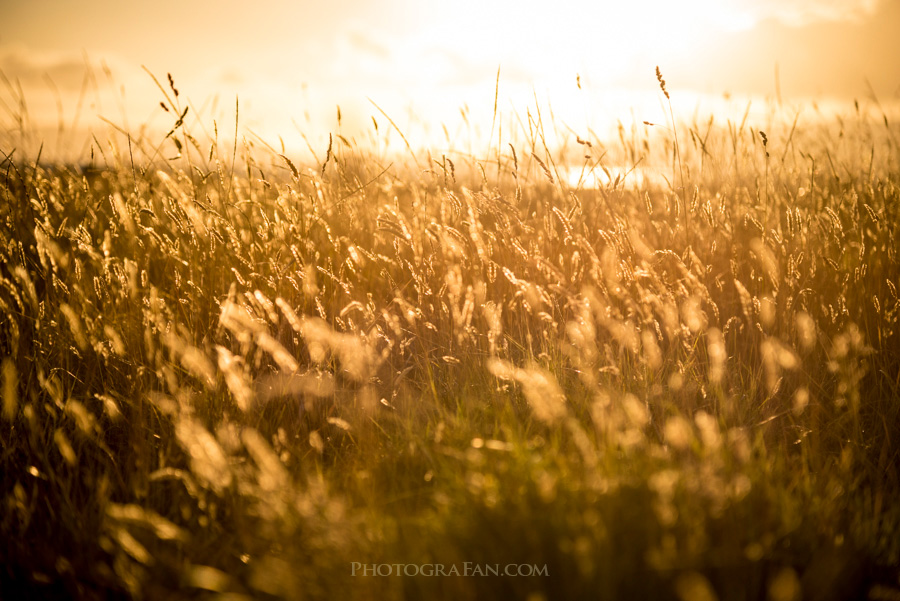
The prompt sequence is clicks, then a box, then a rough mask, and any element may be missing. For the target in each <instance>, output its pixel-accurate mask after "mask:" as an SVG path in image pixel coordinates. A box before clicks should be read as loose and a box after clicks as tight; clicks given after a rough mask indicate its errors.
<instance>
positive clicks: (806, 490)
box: [0, 80, 900, 600]
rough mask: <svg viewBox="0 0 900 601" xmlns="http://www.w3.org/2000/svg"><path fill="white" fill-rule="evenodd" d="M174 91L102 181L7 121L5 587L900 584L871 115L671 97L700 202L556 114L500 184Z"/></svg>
mask: <svg viewBox="0 0 900 601" xmlns="http://www.w3.org/2000/svg"><path fill="white" fill-rule="evenodd" d="M661 83H662V82H661ZM169 86H170V90H168V91H167V90H166V89H165V88H163V86H161V88H162V89H163V91H164V93H166V102H165V104H166V106H167V108H168V109H169V110H170V112H171V113H172V115H173V127H172V131H171V132H170V135H168V136H166V137H165V139H164V140H162V141H161V142H157V143H156V144H151V143H149V142H148V141H147V140H146V139H145V138H140V137H138V138H134V139H133V138H131V137H128V138H126V139H125V140H124V142H122V141H120V142H118V143H117V142H116V138H114V137H110V139H109V140H108V141H107V143H106V144H105V145H104V146H103V147H100V146H97V147H96V148H95V151H96V152H97V155H96V156H95V157H94V168H92V169H81V168H78V167H76V166H73V165H64V164H44V163H41V162H40V160H39V157H34V158H31V157H24V156H22V155H21V154H19V153H15V152H13V150H12V142H13V141H14V140H13V137H12V136H10V139H9V141H8V142H5V144H10V146H8V147H7V148H5V149H4V151H3V152H4V157H5V158H4V160H3V164H2V177H0V188H2V189H0V197H2V201H0V222H2V225H0V240H2V244H0V253H2V260H0V282H2V286H0V308H2V312H0V332H2V334H0V355H2V357H3V359H2V377H3V383H2V395H3V398H2V420H0V421H2V423H0V432H2V440H3V444H2V468H0V497H2V499H3V503H4V511H3V512H2V514H0V515H2V518H0V531H2V534H3V538H4V539H5V540H6V541H7V544H6V545H5V547H4V548H3V550H2V551H0V564H2V565H3V566H4V567H3V570H2V576H0V578H2V580H0V584H2V587H3V590H4V592H5V591H10V594H14V593H15V592H18V593H24V592H28V593H32V594H33V593H39V594H41V595H44V596H56V597H72V596H74V597H80V598H101V597H102V598H105V597H109V596H121V597H123V598H150V599H155V598H163V597H165V598H172V597H175V598H179V597H192V598H193V597H205V596H210V597H217V596H218V597H221V598H228V599H240V598H285V599H295V598H298V599H299V598H326V597H327V598H359V599H368V598H378V599H401V598H404V599H405V598H422V597H429V598H454V599H456V598H475V597H486V596H492V597H495V598H523V599H524V598H528V599H557V598H584V597H591V598H594V597H599V598H609V599H613V598H639V597H647V598H649V597H651V596H652V597H654V598H680V599H694V598H720V599H751V598H752V599H756V598H759V599H762V598H772V599H784V600H787V599H798V598H800V596H801V595H803V596H804V598H812V599H818V598H822V599H825V598H851V597H853V596H857V595H862V596H865V595H866V594H869V595H870V596H871V595H879V594H880V595H895V596H896V595H897V594H900V593H898V590H897V586H898V583H897V581H896V578H897V576H898V574H897V571H896V566H897V564H898V563H900V542H898V541H900V503H898V501H897V499H898V498H900V496H898V492H900V490H898V488H900V487H898V473H897V464H898V452H900V427H898V426H900V421H898V420H900V413H898V410H900V402H898V399H900V391H898V383H900V380H898V379H900V338H898V336H900V334H898V330H897V328H898V323H897V322H898V310H900V299H898V296H897V285H898V282H900V269H898V258H897V243H896V236H897V234H898V232H897V224H898V223H900V216H898V214H897V211H898V207H900V203H898V200H900V198H898V197H900V187H898V186H900V181H898V168H897V151H898V149H897V148H896V144H895V142H894V140H895V136H896V129H895V128H894V127H893V126H892V125H889V123H888V120H887V118H886V117H885V118H884V120H883V123H882V121H881V117H880V115H879V116H878V117H877V118H872V117H869V116H867V115H866V114H865V112H864V111H863V112H862V113H860V112H859V111H857V114H856V115H855V116H853V117H851V118H848V119H846V120H843V121H842V122H841V123H840V128H841V129H840V135H836V134H835V133H834V132H833V131H832V130H831V129H830V128H831V125H830V124H827V123H826V124H818V125H810V126H807V127H805V126H803V125H802V124H800V125H798V124H797V123H796V122H795V123H794V126H793V127H792V128H790V130H789V131H788V128H784V130H783V131H778V128H777V127H773V126H772V125H768V124H767V126H766V129H767V134H766V135H762V134H761V132H760V133H759V134H757V133H756V132H757V131H758V128H757V129H754V128H752V127H745V124H744V123H741V124H740V125H738V124H736V123H731V122H729V123H728V124H727V126H722V127H719V126H715V125H714V124H713V122H712V121H710V122H709V124H708V125H707V126H706V127H705V132H703V135H701V130H702V129H703V128H701V126H699V125H698V124H697V123H673V124H672V125H673V129H672V130H671V132H670V133H671V134H672V137H673V140H674V138H675V135H676V131H680V139H681V140H682V142H684V141H685V140H690V141H691V142H692V143H693V146H691V144H689V143H682V144H681V145H680V146H678V147H677V149H676V151H675V152H676V155H677V158H678V161H679V165H680V166H679V172H680V173H679V175H680V180H681V182H680V183H681V186H680V190H679V189H678V188H676V187H675V181H674V180H673V182H672V185H671V186H669V187H666V186H660V185H657V184H654V183H652V182H650V181H647V182H645V183H643V184H638V185H636V186H627V185H625V184H624V183H623V182H622V181H620V179H619V178H616V179H615V181H610V182H609V183H608V184H605V185H602V186H600V187H598V188H596V189H585V188H583V187H581V186H576V187H573V186H570V185H569V184H567V183H566V181H564V180H563V179H561V178H560V177H559V175H558V172H556V177H554V175H553V173H554V172H555V171H556V168H557V166H561V165H558V161H556V160H555V159H554V158H553V155H552V153H551V152H550V150H549V147H548V146H547V144H546V141H545V140H544V139H543V136H544V133H543V131H542V130H540V131H539V130H538V129H537V128H536V129H534V130H533V133H532V136H533V137H532V139H531V140H530V142H531V143H530V146H529V145H528V144H522V145H520V146H519V147H518V149H517V148H516V146H515V145H511V146H510V148H511V152H510V153H509V154H506V152H505V150H503V149H497V150H496V154H495V156H494V157H493V158H492V159H491V161H492V162H491V164H493V163H496V164H497V165H498V166H499V168H498V169H497V170H496V175H494V170H486V169H485V168H484V163H482V162H479V161H477V160H476V159H474V158H471V159H469V160H465V158H461V159H458V160H457V161H456V163H454V162H453V161H452V160H449V159H447V158H446V157H443V160H441V161H436V160H432V159H431V157H430V156H429V160H428V161H425V160H417V161H416V162H417V163H420V165H424V164H426V163H428V164H429V167H430V168H431V167H433V166H434V165H435V164H437V165H438V168H437V169H430V170H428V169H425V170H422V169H421V168H419V169H417V168H415V166H414V165H412V164H407V165H402V164H401V163H400V162H399V159H397V160H395V164H393V165H392V166H390V167H388V168H387V169H386V168H385V165H386V164H387V162H386V161H383V160H381V159H382V158H383V157H375V156H373V155H372V154H368V153H366V152H362V151H360V150H359V149H358V147H356V146H355V144H354V143H353V141H348V140H346V139H345V138H343V137H342V136H334V137H333V138H332V144H333V147H330V148H329V152H328V156H327V158H326V159H325V161H324V164H318V165H308V166H304V165H300V166H298V165H297V164H295V163H294V162H293V160H292V159H291V158H289V157H287V156H285V155H284V153H281V152H278V151H275V150H269V149H266V148H263V147H260V146H259V145H254V144H252V143H250V142H246V141H245V142H244V143H243V144H237V143H236V144H235V146H234V147H233V148H228V147H225V148H223V147H222V146H223V145H222V144H220V141H219V140H218V136H217V134H216V135H215V136H214V137H213V139H209V140H205V141H203V142H201V141H200V140H199V139H198V138H197V137H195V135H194V134H193V133H192V132H191V131H190V130H189V126H188V123H189V122H190V120H189V119H188V118H186V110H187V109H186V106H187V105H184V106H182V105H181V104H179V98H178V94H177V92H175V86H174V82H172V81H171V80H170V81H169ZM169 91H170V92H172V94H171V95H170V94H169V93H168V92H169ZM673 117H674V116H673ZM673 121H674V118H673ZM541 127H542V126H541ZM216 129H217V128H216ZM760 136H762V137H761V138H760ZM766 136H768V137H766ZM120 140H121V139H120ZM760 140H762V146H761V145H760ZM579 143H580V144H581V145H582V146H584V150H585V151H594V149H595V147H596V148H602V149H603V150H606V151H609V152H611V153H613V154H617V155H620V156H623V157H630V158H631V161H630V163H631V164H634V163H637V162H639V161H646V163H647V164H651V163H653V161H654V160H656V161H657V163H658V164H665V162H666V156H668V155H669V148H671V143H670V142H669V141H668V140H665V139H659V138H652V137H650V136H649V135H647V134H646V131H645V132H644V133H643V134H640V133H639V134H638V135H636V136H633V137H632V139H631V140H628V139H627V138H625V137H624V135H623V136H622V138H621V147H619V148H613V147H611V146H610V145H608V144H606V143H604V142H603V141H601V140H596V139H595V140H592V141H591V143H590V145H588V144H586V143H585V140H582V139H581V138H579ZM588 146H590V148H588ZM535 149H537V150H535ZM541 149H543V150H544V151H545V152H543V157H544V158H541V157H540V156H539V155H538V154H537V153H538V152H540V150H541ZM170 151H177V152H178V153H179V155H180V156H178V157H177V158H175V159H171V160H166V159H164V158H162V157H165V156H169V155H170ZM408 152H409V153H412V154H413V156H415V154H416V153H414V152H413V151H412V149H411V148H408ZM770 152H771V153H773V157H774V158H772V157H769V153H770ZM597 155H598V156H600V159H598V160H597V161H596V162H594V163H592V164H591V169H603V168H604V164H603V162H602V155H600V152H599V151H597ZM529 157H531V158H533V159H534V162H532V161H531V158H529ZM610 179H612V178H611V177H610ZM626 179H627V178H626ZM761 188H762V190H761ZM353 562H358V563H361V564H401V563H402V564H406V563H408V564H444V565H446V566H450V565H459V566H462V565H463V563H464V562H472V563H473V564H497V563H499V564H502V565H505V564H510V563H515V564H531V565H540V566H543V565H546V566H547V572H548V575H547V576H538V577H523V578H511V577H481V578H480V577H463V576H459V577H456V576H446V577H445V576H439V577H423V576H418V577H396V576H392V577H372V576H368V577H364V576H352V575H351V564H352V563H353ZM829 595H830V596H829Z"/></svg>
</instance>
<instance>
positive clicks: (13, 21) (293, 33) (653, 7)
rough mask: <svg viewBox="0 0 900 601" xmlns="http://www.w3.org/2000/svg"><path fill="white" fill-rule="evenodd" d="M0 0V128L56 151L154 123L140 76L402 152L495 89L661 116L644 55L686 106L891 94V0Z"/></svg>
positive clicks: (894, 1) (296, 135)
mask: <svg viewBox="0 0 900 601" xmlns="http://www.w3.org/2000/svg"><path fill="white" fill-rule="evenodd" d="M0 10H2V13H3V15H4V18H3V20H2V22H0V70H2V74H3V76H4V78H5V79H0V100H2V104H0V127H2V128H3V129H4V130H6V132H7V133H8V132H11V131H13V130H14V129H15V128H17V127H18V121H17V119H16V116H17V115H21V114H22V112H23V111H22V109H21V108H20V107H21V105H22V104H23V103H24V105H25V106H26V108H27V114H28V121H27V123H28V125H29V126H30V127H31V128H32V130H33V131H36V132H38V133H37V134H35V135H36V136H38V137H40V136H47V137H51V136H54V135H57V134H58V133H59V130H60V124H62V130H63V132H62V136H61V137H60V140H62V141H57V142H56V146H57V147H63V146H65V147H66V148H67V149H68V151H69V152H72V151H73V149H74V150H75V151H76V152H77V151H79V149H81V150H83V148H84V146H83V144H82V145H79V142H78V140H80V139H82V138H84V135H83V134H84V131H85V130H87V129H89V128H95V129H96V128H104V127H105V128H108V127H109V125H107V122H112V123H114V124H115V125H116V126H118V127H120V128H123V129H125V130H128V131H138V130H139V129H140V127H141V126H142V125H144V126H147V127H149V128H151V129H154V128H155V129H166V128H167V127H169V126H171V124H172V122H173V121H174V117H173V116H172V114H171V113H166V112H165V111H164V110H163V109H162V108H161V107H160V104H159V103H160V101H162V100H164V95H163V93H162V92H161V91H160V90H159V89H158V88H157V87H156V84H155V83H154V82H153V78H152V77H151V74H152V75H153V76H155V77H156V78H158V80H159V81H160V82H161V83H162V84H163V86H164V87H167V86H168V83H167V81H166V76H167V74H168V73H171V74H172V76H173V78H174V81H175V86H176V87H177V88H178V89H179V91H180V92H181V95H180V97H179V100H180V101H182V102H187V101H188V100H189V101H190V104H191V107H192V108H193V109H194V110H193V111H191V113H192V114H193V113H196V115H194V116H195V117H197V118H199V121H198V124H200V123H202V125H203V127H204V128H205V129H206V130H207V131H208V132H211V130H212V127H213V121H215V124H216V127H218V128H219V129H220V131H225V130H229V129H230V130H232V131H233V129H234V120H235V101H236V99H237V101H238V104H239V106H240V109H239V112H240V118H239V121H240V125H241V130H240V135H241V136H244V137H246V136H251V137H257V136H258V137H259V138H261V139H263V140H265V141H267V142H268V143H270V144H273V145H276V146H277V145H278V144H280V143H281V141H282V140H283V141H284V142H285V144H286V145H287V147H288V148H291V149H299V148H305V147H306V146H307V142H309V145H310V146H312V147H323V145H324V144H327V138H328V134H329V133H331V132H334V133H341V134H342V135H344V136H346V137H353V138H354V139H356V140H364V139H366V137H367V136H368V137H372V136H373V132H374V124H373V123H374V122H373V118H374V119H375V122H377V123H378V124H379V127H380V128H381V130H380V132H381V133H382V134H383V133H384V131H385V129H390V127H389V126H388V123H386V121H387V118H386V117H385V116H384V115H385V114H386V115H388V116H389V117H390V118H391V119H392V120H393V121H394V123H395V124H396V125H397V127H398V128H399V129H400V130H401V131H403V132H404V133H405V134H406V135H407V138H409V139H410V140H411V142H412V143H413V144H414V145H416V144H422V145H438V146H439V145H444V146H454V145H456V146H459V145H466V144H469V145H471V144H472V143H473V140H476V141H477V140H482V141H483V140H484V139H485V138H486V137H487V135H488V134H489V132H490V131H491V129H492V127H491V126H492V123H494V118H493V117H494V100H495V92H496V98H497V110H498V115H499V119H498V121H499V122H500V124H501V125H502V123H504V122H506V123H507V127H508V128H514V127H516V126H518V127H520V128H524V127H526V125H524V124H523V122H524V121H527V115H528V114H529V113H531V114H536V113H537V109H538V108H541V107H543V110H544V111H545V113H546V114H547V115H549V114H550V113H552V117H553V119H554V120H557V121H558V122H559V124H561V125H560V127H562V128H564V129H570V130H572V131H576V132H585V131H595V132H599V131H607V130H610V129H611V128H612V127H613V126H614V125H615V124H616V123H617V122H618V121H619V120H623V121H624V120H627V119H636V120H638V121H641V120H649V121H654V122H659V121H662V120H664V119H665V112H664V107H663V106H662V104H661V103H660V99H661V95H660V93H659V89H658V87H657V82H656V78H655V74H654V70H655V67H656V66H657V65H659V67H660V69H661V70H662V73H663V75H664V77H665V78H666V81H667V84H668V89H669V91H670V93H671V95H672V99H673V105H675V107H676V112H683V113H684V114H690V112H691V111H696V110H697V109H698V107H703V108H705V109H706V110H721V107H722V106H724V105H726V104H727V105H730V106H731V107H732V108H735V107H740V109H743V107H744V106H745V105H746V101H747V99H753V101H754V102H755V103H756V106H762V105H763V104H765V103H766V102H770V103H771V102H776V101H780V102H781V103H784V104H787V105H790V106H794V105H800V104H802V103H809V102H818V103H829V102H831V103H837V104H838V105H840V103H852V100H853V99H856V98H859V99H866V98H870V97H871V96H872V95H873V94H874V95H875V96H877V98H878V99H879V101H880V102H882V103H891V102H896V101H898V98H900V35H898V33H900V0H680V1H678V2H673V1H671V0H629V1H627V2H625V1H620V2H611V1H609V0H591V1H582V0H557V1H556V2H554V3H553V4H552V7H551V4H550V3H547V2H542V3H538V2H532V1H529V0H499V1H496V0H494V1H492V0H455V1H454V2H432V1H430V0H427V1H426V0H380V1H379V2H371V1H367V0H332V1H331V2H328V3H325V2H311V1H308V0H300V1H293V2H288V1H261V2H256V3H249V2H237V1H235V0H216V1H208V0H197V1H190V0H156V1H155V2H153V3H137V2H121V1H113V0H82V1H80V2H75V1H71V0H30V1H25V0H12V1H11V0H0ZM498 71H499V80H498ZM498 83H499V85H498ZM338 106H340V109H341V110H340V112H341V122H340V124H339V123H338V118H337V113H338V111H337V107H338ZM101 117H102V118H103V119H105V120H106V121H103V120H101ZM516 124H518V125H516ZM198 127H199V125H198ZM445 130H446V131H445ZM323 140H324V142H323ZM478 143H481V142H478ZM476 145H477V144H476Z"/></svg>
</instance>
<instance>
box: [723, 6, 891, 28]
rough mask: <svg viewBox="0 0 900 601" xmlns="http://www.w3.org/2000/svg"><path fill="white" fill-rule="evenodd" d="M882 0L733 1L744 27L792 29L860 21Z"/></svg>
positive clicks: (875, 9)
mask: <svg viewBox="0 0 900 601" xmlns="http://www.w3.org/2000/svg"><path fill="white" fill-rule="evenodd" d="M882 1H883V0H733V4H734V9H735V10H736V13H737V14H739V15H741V17H742V20H744V21H745V23H747V24H748V25H752V24H755V23H758V22H760V21H766V20H774V21H777V22H780V23H782V24H784V25H789V26H792V27H802V26H805V25H810V24H814V23H820V22H837V21H851V22H860V21H862V20H864V19H866V18H869V17H871V16H872V15H874V14H875V13H876V12H877V11H878V9H879V5H880V4H881V3H882Z"/></svg>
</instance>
